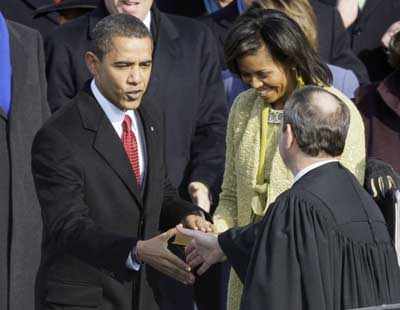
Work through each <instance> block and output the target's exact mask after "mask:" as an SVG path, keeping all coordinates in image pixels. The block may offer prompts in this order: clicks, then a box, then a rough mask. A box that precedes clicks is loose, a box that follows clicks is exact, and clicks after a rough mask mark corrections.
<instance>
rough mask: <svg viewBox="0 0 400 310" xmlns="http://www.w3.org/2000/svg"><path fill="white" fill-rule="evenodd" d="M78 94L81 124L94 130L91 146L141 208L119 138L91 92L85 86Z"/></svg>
mask: <svg viewBox="0 0 400 310" xmlns="http://www.w3.org/2000/svg"><path fill="white" fill-rule="evenodd" d="M79 96H81V99H80V103H79V106H78V107H79V110H80V112H81V116H82V122H83V126H84V127H85V128H86V129H87V130H91V131H94V132H96V135H95V139H94V142H93V148H94V149H95V150H96V152H97V153H98V154H99V155H100V156H101V157H102V158H103V159H104V161H105V162H106V163H107V165H108V166H109V167H110V168H111V169H112V170H113V171H114V172H115V173H116V174H117V175H118V176H119V178H120V179H121V180H122V182H123V183H124V184H125V186H126V187H127V188H128V190H129V191H130V193H131V194H132V196H133V197H134V198H135V199H136V200H137V202H138V206H139V208H142V198H141V195H140V191H139V189H138V187H137V185H136V184H137V183H136V178H135V174H134V173H133V170H132V168H131V165H130V162H129V159H128V157H127V156H126V153H125V150H124V147H123V145H122V142H121V139H120V138H119V137H118V135H117V134H116V132H115V130H114V128H113V127H112V125H111V123H110V121H109V120H108V119H107V116H106V115H105V114H104V112H103V110H102V109H101V107H100V106H99V104H98V103H97V101H96V100H95V99H94V97H93V95H92V94H91V92H90V91H89V90H88V89H87V88H86V90H85V92H81V93H80V94H79Z"/></svg>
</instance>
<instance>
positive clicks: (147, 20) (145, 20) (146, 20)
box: [143, 11, 151, 31]
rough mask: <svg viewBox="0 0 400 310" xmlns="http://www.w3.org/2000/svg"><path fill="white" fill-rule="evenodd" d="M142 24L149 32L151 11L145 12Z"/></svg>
mask: <svg viewBox="0 0 400 310" xmlns="http://www.w3.org/2000/svg"><path fill="white" fill-rule="evenodd" d="M143 24H144V25H145V26H146V28H147V29H148V30H149V31H150V25H151V11H148V12H147V15H146V17H145V18H144V19H143Z"/></svg>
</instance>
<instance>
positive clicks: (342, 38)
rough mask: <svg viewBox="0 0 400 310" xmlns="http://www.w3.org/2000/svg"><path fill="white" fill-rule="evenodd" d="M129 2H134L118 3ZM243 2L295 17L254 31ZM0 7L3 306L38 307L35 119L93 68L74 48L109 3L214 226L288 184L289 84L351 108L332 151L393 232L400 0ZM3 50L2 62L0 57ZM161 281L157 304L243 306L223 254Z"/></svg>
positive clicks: (180, 176)
mask: <svg viewBox="0 0 400 310" xmlns="http://www.w3.org/2000/svg"><path fill="white" fill-rule="evenodd" d="M136 2H137V3H138V5H139V6H140V5H143V8H141V9H140V10H138V11H132V12H130V11H129V10H128V9H126V10H125V11H124V9H121V7H123V5H126V6H129V4H132V3H136ZM120 3H122V4H121V5H122V6H121V5H120ZM254 3H257V4H256V6H259V7H261V8H262V9H273V10H277V11H280V12H283V13H284V14H286V15H287V16H288V17H289V18H290V19H291V20H293V21H294V22H295V23H296V25H298V28H296V27H297V26H296V27H292V28H287V29H286V28H284V27H283V26H282V27H281V28H279V27H275V26H273V25H272V26H271V29H269V30H268V31H266V32H267V33H268V35H266V36H263V37H262V38H259V37H257V35H254V34H255V33H257V30H258V29H259V28H260V27H261V28H262V27H267V26H265V25H261V21H260V20H259V18H260V17H259V16H257V15H256V14H255V15H254V16H253V15H251V14H247V15H243V14H246V13H245V12H246V10H247V9H248V8H249V7H250V6H251V5H254ZM0 13H1V14H0V17H1V18H0V22H2V23H3V24H4V25H8V29H9V31H8V32H9V34H7V37H5V36H4V35H3V36H2V32H1V29H2V28H1V27H0V71H1V72H0V87H1V93H0V106H1V108H2V109H0V116H1V117H0V202H1V208H0V309H7V310H21V309H24V310H29V309H34V308H35V297H34V296H35V290H34V289H33V288H34V287H36V281H37V278H36V274H37V270H38V269H39V266H41V247H42V237H43V236H42V223H41V214H40V207H39V202H38V199H37V197H36V193H35V186H34V182H33V176H32V172H31V167H30V165H31V163H30V160H31V156H30V152H31V150H30V147H31V145H32V141H33V138H34V136H35V134H36V132H37V131H38V130H39V128H40V127H41V125H42V124H43V123H44V121H45V120H46V119H47V118H48V117H49V116H50V115H51V114H52V113H56V112H57V111H58V110H60V109H61V108H62V107H64V106H65V105H67V103H68V102H69V101H70V100H71V99H72V98H74V97H75V96H76V95H77V94H78V92H79V91H80V90H81V89H82V88H83V87H84V85H85V83H86V81H87V80H88V79H90V76H91V75H90V72H89V70H88V68H87V67H86V64H85V61H84V55H85V52H87V51H88V50H90V48H91V46H92V44H93V42H92V30H93V29H94V27H95V25H96V24H97V23H98V22H99V21H100V20H101V19H103V18H104V17H105V16H107V15H110V14H116V13H127V14H132V15H135V16H136V17H137V18H139V19H140V20H142V21H143V23H144V24H145V25H146V27H148V29H149V30H150V32H151V35H152V37H153V40H154V51H153V68H152V74H151V78H150V82H149V86H148V89H147V94H146V96H148V97H150V98H152V99H153V100H154V102H156V103H157V104H158V105H159V109H160V111H161V112H162V114H163V117H164V118H165V124H164V128H163V129H164V131H165V157H166V163H167V170H168V174H169V178H170V180H171V183H172V185H173V186H174V187H176V188H178V190H179V194H180V195H181V197H183V198H184V199H186V200H187V201H191V202H193V203H195V204H196V205H198V206H199V207H201V208H202V209H203V210H204V212H205V213H206V214H207V215H209V218H213V222H214V225H215V226H216V227H217V228H218V230H219V231H225V230H227V229H228V228H231V227H235V226H243V225H246V224H249V223H252V222H256V221H257V220H258V219H259V218H261V217H262V216H263V215H264V214H265V212H266V209H267V206H268V205H269V204H270V203H272V202H273V201H274V200H275V198H276V197H277V196H278V195H279V194H280V193H282V192H283V191H284V190H286V189H288V188H289V187H290V184H291V182H292V181H293V178H292V176H291V174H290V172H289V170H288V169H287V168H285V166H284V164H283V162H282V159H281V158H280V156H279V154H278V152H277V149H278V135H279V128H280V119H281V117H282V113H281V111H282V109H283V106H284V104H285V100H286V99H287V98H288V97H289V96H290V95H291V93H292V92H293V91H294V90H295V89H297V88H298V87H301V86H304V85H323V86H324V87H325V88H326V89H327V90H328V91H330V92H332V93H334V94H335V95H336V96H338V97H339V98H341V100H342V101H343V102H345V103H346V104H347V105H348V106H349V107H350V112H351V123H350V130H349V135H348V138H347V140H346V147H345V151H344V153H343V156H342V160H341V161H342V163H343V164H344V165H345V166H346V167H347V168H348V169H349V170H350V171H351V172H353V174H354V175H355V176H356V177H357V179H358V180H359V182H360V183H361V184H362V185H363V186H364V188H365V189H366V190H367V191H368V192H369V193H370V194H371V196H372V197H373V198H374V199H375V201H376V202H377V204H378V206H379V207H380V208H381V210H382V212H383V214H384V216H385V219H386V221H387V222H388V225H389V227H390V229H391V230H392V237H393V238H395V232H394V231H395V229H394V227H395V225H396V217H395V214H394V211H393V210H394V207H395V204H396V190H398V189H399V186H400V179H399V173H400V1H399V0H154V1H153V0H137V1H135V0H121V1H119V0H53V1H51V0H1V1H0ZM240 16H242V18H240ZM0 24H1V23H0ZM22 25H23V26H22ZM260 25H261V26H260ZM25 26H26V27H25ZM27 27H29V29H28V28H27ZM14 28H15V29H14ZM261 28H260V29H261ZM32 29H34V30H32ZM263 29H264V28H263ZM264 30H265V29H264ZM4 33H5V32H4ZM8 36H9V37H10V40H9V42H10V43H7V42H8ZM3 39H5V40H3ZM9 50H11V55H12V57H15V59H14V58H12V59H13V60H12V62H11V67H10V64H8V67H7V66H6V65H5V63H6V61H4V62H2V61H3V59H2V55H5V53H6V52H7V51H9ZM9 67H10V68H9ZM10 76H12V83H11V85H8V84H7V83H6V82H5V81H7V78H9V77H10ZM7 89H8V90H9V91H8V92H7V91H5V90H7ZM270 89H273V91H272V92H271V91H270ZM264 125H265V126H264ZM225 143H226V144H225ZM3 202H5V203H4V204H3ZM3 205H4V206H5V207H4V208H3ZM168 228H170V227H168V225H167V226H166V227H160V230H166V229H168ZM176 253H177V255H181V256H182V253H179V248H178V249H177V250H176ZM158 285H159V286H158V287H157V288H156V290H157V291H158V292H159V294H160V295H159V296H160V297H159V300H158V301H157V302H158V303H159V305H160V308H161V309H184V310H191V309H195V308H196V309H198V310H214V309H215V310H220V309H221V310H223V309H226V307H227V304H228V308H229V309H230V310H238V309H239V307H240V296H241V290H242V287H241V283H240V281H239V279H238V278H237V276H236V275H235V274H234V272H231V271H230V266H229V265H228V264H227V263H224V264H217V265H216V266H214V267H212V268H211V269H210V270H209V271H208V272H207V273H205V274H204V275H203V276H202V277H201V278H200V279H199V281H197V282H196V283H195V285H194V286H193V287H192V286H190V287H189V286H185V285H183V284H181V283H178V282H177V281H175V280H173V279H171V278H168V277H160V279H159V283H158ZM53 298H54V300H55V303H63V301H62V297H59V296H57V294H54V296H53ZM57 309H58V308H57ZM66 309H69V308H66ZM71 309H75V308H71ZM76 309H83V308H76ZM85 309H86V308H85ZM110 309H111V308H110ZM113 309H114V308H113ZM121 309H124V308H121ZM143 310H147V309H143Z"/></svg>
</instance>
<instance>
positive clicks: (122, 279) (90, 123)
mask: <svg viewBox="0 0 400 310" xmlns="http://www.w3.org/2000/svg"><path fill="white" fill-rule="evenodd" d="M92 35H93V49H91V51H89V52H87V53H86V54H85V60H86V63H87V66H88V68H89V70H90V72H91V74H92V75H93V76H94V79H93V80H92V81H91V82H90V83H88V84H86V86H85V88H84V90H83V91H81V92H79V93H78V95H77V96H76V97H75V98H74V99H73V100H72V101H71V102H70V103H69V104H68V105H66V106H65V107H64V108H63V109H61V110H60V111H59V112H58V113H56V114H55V115H53V117H52V118H51V119H50V120H49V122H47V123H46V125H45V126H44V127H43V128H42V129H41V130H40V131H39V133H38V134H37V136H36V138H35V141H34V145H33V149H32V157H33V161H32V162H33V164H32V166H33V171H34V178H35V182H36V186H37V192H38V197H39V200H40V203H41V206H42V214H43V221H44V226H45V234H44V236H45V239H44V259H43V265H42V270H41V276H40V279H41V280H42V286H41V287H40V289H39V292H40V303H41V305H42V307H43V309H64V307H67V306H71V307H78V308H79V307H99V306H101V307H102V308H103V307H104V309H115V310H128V309H129V310H131V309H134V310H149V309H155V308H156V305H155V302H154V297H155V298H156V299H157V298H158V296H159V293H158V287H157V286H156V285H155V283H156V281H157V278H158V276H159V274H158V273H156V272H155V270H154V269H157V270H158V271H160V272H162V273H165V274H167V275H169V276H172V277H174V278H176V279H177V280H179V281H180V282H182V283H184V284H192V283H193V282H194V277H193V275H192V274H191V273H190V272H189V271H188V266H187V265H186V264H185V263H184V262H182V261H181V260H180V259H179V258H177V257H176V256H175V255H173V254H172V253H171V252H170V251H169V250H168V249H167V241H168V239H170V238H171V237H173V236H174V234H175V230H174V229H170V230H168V231H167V232H166V233H164V234H162V235H158V236H156V237H154V236H155V235H157V234H158V227H159V221H160V220H161V221H162V222H166V223H168V224H169V225H171V224H173V223H178V222H179V221H180V220H181V219H183V220H184V222H185V223H186V224H187V225H188V226H190V227H199V228H201V227H204V228H206V229H207V223H206V222H205V221H204V220H203V218H202V217H201V216H200V210H201V209H200V208H199V207H196V206H194V205H192V204H191V203H188V202H186V201H184V200H181V199H180V198H179V196H178V195H177V192H176V190H175V189H174V187H173V186H172V185H171V184H170V181H169V179H168V176H167V171H166V167H165V161H164V150H163V143H164V138H163V136H164V132H163V116H162V113H161V112H160V111H159V110H158V109H157V108H156V106H155V105H154V104H155V103H154V102H152V101H150V100H146V101H145V102H143V103H142V98H143V96H144V93H145V92H146V89H147V85H148V82H149V79H150V73H151V69H152V50H153V42H152V39H151V35H150V33H149V32H148V30H147V29H146V27H145V26H144V25H143V24H142V22H141V21H140V20H139V19H137V18H135V17H133V16H129V15H127V14H117V15H113V16H109V17H107V18H105V19H103V20H102V21H101V22H99V23H98V24H97V25H96V27H95V29H94V30H93V34H92ZM208 228H209V227H208ZM144 239H146V240H144ZM150 288H152V290H151V289H150ZM153 295H154V296H153Z"/></svg>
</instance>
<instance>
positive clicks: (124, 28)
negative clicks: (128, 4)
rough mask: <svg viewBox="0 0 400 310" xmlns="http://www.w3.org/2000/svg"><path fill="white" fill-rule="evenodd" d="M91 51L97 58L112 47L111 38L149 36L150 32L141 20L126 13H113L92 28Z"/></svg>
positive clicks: (101, 56) (100, 57) (140, 37)
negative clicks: (92, 44)
mask: <svg viewBox="0 0 400 310" xmlns="http://www.w3.org/2000/svg"><path fill="white" fill-rule="evenodd" d="M92 35H93V38H94V40H93V43H94V46H93V52H94V53H95V54H96V56H97V57H98V58H99V59H102V58H103V57H104V55H106V54H107V53H108V52H110V51H111V50H112V49H113V43H112V39H113V38H115V37H123V38H129V37H133V38H138V39H142V38H150V39H151V34H150V32H149V30H148V29H147V28H146V26H145V25H144V24H143V23H142V21H141V20H140V19H138V18H136V17H134V16H131V15H128V14H115V15H109V16H107V17H105V18H103V19H102V20H101V21H99V22H98V23H97V24H96V27H95V28H94V29H93V32H92Z"/></svg>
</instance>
